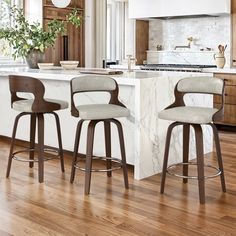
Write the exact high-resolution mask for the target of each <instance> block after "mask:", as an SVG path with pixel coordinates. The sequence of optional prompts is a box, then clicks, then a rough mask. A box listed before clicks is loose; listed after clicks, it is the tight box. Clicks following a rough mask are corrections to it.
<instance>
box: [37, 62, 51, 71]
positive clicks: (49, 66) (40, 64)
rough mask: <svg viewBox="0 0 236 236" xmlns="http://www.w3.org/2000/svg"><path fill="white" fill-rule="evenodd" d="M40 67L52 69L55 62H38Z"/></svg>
mask: <svg viewBox="0 0 236 236" xmlns="http://www.w3.org/2000/svg"><path fill="white" fill-rule="evenodd" d="M38 67H39V69H41V70H50V69H52V68H53V67H54V63H38Z"/></svg>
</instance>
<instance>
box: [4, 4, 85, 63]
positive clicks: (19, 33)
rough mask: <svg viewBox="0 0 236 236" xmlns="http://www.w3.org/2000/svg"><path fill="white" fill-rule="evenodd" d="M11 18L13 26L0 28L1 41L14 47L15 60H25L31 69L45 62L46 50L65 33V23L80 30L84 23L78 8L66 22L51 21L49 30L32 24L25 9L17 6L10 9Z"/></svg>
mask: <svg viewBox="0 0 236 236" xmlns="http://www.w3.org/2000/svg"><path fill="white" fill-rule="evenodd" d="M10 16H11V17H12V21H13V26H10V27H9V26H6V27H2V28H0V39H5V40H6V41H7V42H8V43H9V45H10V46H11V47H12V49H13V51H12V56H13V58H14V59H16V58H17V57H23V58H25V59H26V62H27V64H28V65H29V67H30V68H38V67H37V63H38V62H43V61H44V52H45V49H46V48H48V47H51V46H53V45H54V43H55V40H56V38H57V37H58V35H59V34H63V33H65V31H66V29H65V23H67V22H70V23H71V24H73V25H75V26H76V27H77V28H78V27H80V25H81V21H82V17H81V16H80V15H79V9H76V8H75V9H73V10H72V11H71V13H70V14H69V15H67V16H66V20H65V21H61V20H51V21H49V23H48V26H47V30H45V29H43V28H42V26H41V25H40V24H39V23H38V22H35V23H33V24H30V23H29V22H28V21H27V20H26V18H25V16H24V13H23V9H21V8H17V7H16V6H13V7H10Z"/></svg>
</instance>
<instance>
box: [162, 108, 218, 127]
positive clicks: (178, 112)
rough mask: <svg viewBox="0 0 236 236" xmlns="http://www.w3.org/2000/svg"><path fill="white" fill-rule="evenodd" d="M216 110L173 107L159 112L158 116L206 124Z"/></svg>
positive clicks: (210, 120)
mask: <svg viewBox="0 0 236 236" xmlns="http://www.w3.org/2000/svg"><path fill="white" fill-rule="evenodd" d="M217 111H218V109H215V108H207V107H190V106H189V107H188V106H181V107H174V108H169V109H166V110H163V111H161V112H159V114H158V117H159V118H160V119H163V120H171V121H177V122H183V123H190V124H207V123H210V122H212V118H213V115H214V114H215V113H216V112H217Z"/></svg>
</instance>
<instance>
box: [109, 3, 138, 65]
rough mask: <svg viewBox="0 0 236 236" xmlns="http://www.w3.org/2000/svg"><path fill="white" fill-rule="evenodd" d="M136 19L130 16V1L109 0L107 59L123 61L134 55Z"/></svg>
mask: <svg viewBox="0 0 236 236" xmlns="http://www.w3.org/2000/svg"><path fill="white" fill-rule="evenodd" d="M134 25H135V22H134V20H131V19H129V18H128V1H125V0H107V49H106V51H107V60H108V61H117V60H118V61H119V63H122V62H123V61H124V60H125V59H126V55H128V54H131V55H134V53H135V52H134V45H135V41H134Z"/></svg>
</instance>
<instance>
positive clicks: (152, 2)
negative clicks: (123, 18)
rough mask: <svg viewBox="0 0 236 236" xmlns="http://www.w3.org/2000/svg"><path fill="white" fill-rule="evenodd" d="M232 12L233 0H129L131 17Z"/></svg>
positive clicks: (142, 17) (203, 14) (171, 16)
mask: <svg viewBox="0 0 236 236" xmlns="http://www.w3.org/2000/svg"><path fill="white" fill-rule="evenodd" d="M230 13H231V0H145V1H144V0H129V17H130V18H135V19H145V18H164V19H165V18H183V17H196V16H197V17H200V16H220V15H227V14H230Z"/></svg>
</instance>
